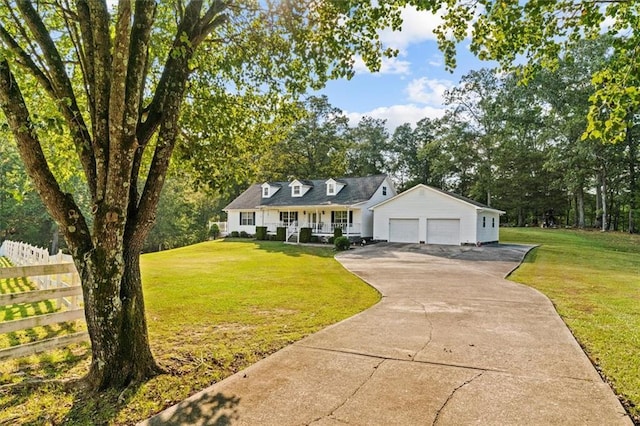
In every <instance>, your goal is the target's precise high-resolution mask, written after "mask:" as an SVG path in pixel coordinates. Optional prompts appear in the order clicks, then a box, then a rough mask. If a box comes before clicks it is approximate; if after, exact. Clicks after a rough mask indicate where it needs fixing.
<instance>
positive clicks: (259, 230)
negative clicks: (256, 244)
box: [256, 226, 267, 241]
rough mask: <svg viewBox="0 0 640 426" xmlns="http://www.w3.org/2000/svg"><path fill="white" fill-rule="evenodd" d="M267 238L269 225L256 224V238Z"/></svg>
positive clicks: (262, 239)
mask: <svg viewBox="0 0 640 426" xmlns="http://www.w3.org/2000/svg"><path fill="white" fill-rule="evenodd" d="M266 239H267V227H266V226H256V240H261V241H264V240H266Z"/></svg>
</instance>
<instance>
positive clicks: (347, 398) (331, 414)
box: [307, 359, 387, 426]
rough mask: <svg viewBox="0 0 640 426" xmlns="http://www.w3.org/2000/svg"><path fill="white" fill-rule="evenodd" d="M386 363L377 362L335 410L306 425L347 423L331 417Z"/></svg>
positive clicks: (382, 361) (382, 360) (383, 360)
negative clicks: (319, 422) (331, 422)
mask: <svg viewBox="0 0 640 426" xmlns="http://www.w3.org/2000/svg"><path fill="white" fill-rule="evenodd" d="M385 361H387V360H386V359H381V360H380V362H378V363H377V364H376V365H374V366H373V370H372V371H371V374H369V377H367V378H366V379H365V380H363V382H362V383H360V385H359V386H358V387H357V388H356V389H355V390H354V391H353V392H352V393H351V395H349V396H347V397H346V398H345V399H344V401H342V402H341V403H340V404H338V406H337V407H336V408H334V409H333V410H331V412H330V413H329V414H327V415H325V416H322V417H318V418H317V419H314V420H312V421H311V422H309V423H308V424H307V426H309V425H312V424H314V423H316V422H318V421H320V420H322V419H326V418H331V419H332V420H336V421H338V422H340V423H347V422H343V421H342V420H340V419H338V418H335V417H333V415H334V414H335V413H336V411H338V410H339V409H340V408H342V407H344V406H345V405H346V404H347V402H349V401H350V400H351V399H352V398H353V397H354V396H356V395H357V394H358V392H360V390H361V389H362V388H363V387H364V386H365V385H366V384H367V383H369V382H370V381H371V379H372V378H373V376H374V375H375V374H376V371H378V368H379V367H380V366H381V365H382V364H383V363H384V362H385Z"/></svg>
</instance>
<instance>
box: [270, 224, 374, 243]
mask: <svg viewBox="0 0 640 426" xmlns="http://www.w3.org/2000/svg"><path fill="white" fill-rule="evenodd" d="M263 226H266V227H267V234H276V232H277V229H278V228H286V229H287V240H289V238H290V237H291V236H292V235H297V234H298V233H299V232H300V229H302V228H310V229H311V235H314V236H317V237H332V236H333V235H334V232H335V229H340V230H342V235H344V236H346V237H358V236H360V235H361V233H362V227H361V224H360V223H342V222H334V223H323V222H316V223H309V222H302V223H298V222H297V221H294V222H291V223H287V222H275V223H265V224H264V225H263Z"/></svg>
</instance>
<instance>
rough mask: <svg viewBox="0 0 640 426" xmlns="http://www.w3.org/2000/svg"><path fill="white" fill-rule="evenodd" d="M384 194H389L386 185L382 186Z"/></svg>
mask: <svg viewBox="0 0 640 426" xmlns="http://www.w3.org/2000/svg"><path fill="white" fill-rule="evenodd" d="M382 195H387V187H386V186H383V187H382Z"/></svg>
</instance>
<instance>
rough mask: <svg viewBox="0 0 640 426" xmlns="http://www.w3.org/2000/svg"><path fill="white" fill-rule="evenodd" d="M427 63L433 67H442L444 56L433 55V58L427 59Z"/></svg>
mask: <svg viewBox="0 0 640 426" xmlns="http://www.w3.org/2000/svg"><path fill="white" fill-rule="evenodd" d="M427 64H429V65H430V66H432V67H436V68H441V67H442V66H443V65H444V58H443V57H442V55H432V56H431V58H429V59H428V60H427Z"/></svg>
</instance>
